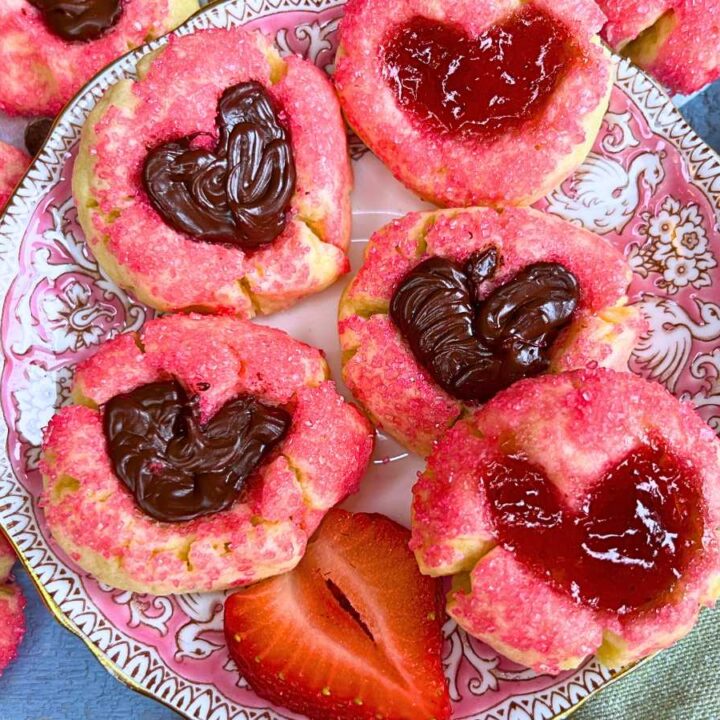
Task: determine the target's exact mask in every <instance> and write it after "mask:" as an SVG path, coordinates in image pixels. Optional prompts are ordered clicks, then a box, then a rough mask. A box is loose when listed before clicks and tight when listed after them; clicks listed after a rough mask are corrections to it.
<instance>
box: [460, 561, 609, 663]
mask: <svg viewBox="0 0 720 720" xmlns="http://www.w3.org/2000/svg"><path fill="white" fill-rule="evenodd" d="M471 580H472V592H471V593H465V592H456V593H452V594H451V596H450V604H449V612H450V615H451V616H452V617H453V618H454V619H455V620H457V622H458V623H459V624H460V625H461V626H462V627H463V628H465V630H467V632H469V633H470V634H471V635H473V636H475V637H477V638H480V639H482V640H485V641H486V642H489V643H490V644H491V645H492V644H495V645H496V646H497V647H498V648H499V647H500V646H502V647H503V651H504V652H505V654H507V655H509V657H510V658H511V659H518V660H519V659H520V657H522V659H523V664H527V662H528V660H527V659H526V658H533V660H532V661H531V663H530V664H531V667H532V668H533V670H535V671H536V672H539V673H553V674H555V673H558V672H560V670H561V669H562V668H561V665H562V664H563V662H565V663H567V660H568V659H576V660H577V661H578V662H579V661H580V660H581V659H584V658H585V657H586V656H588V655H590V654H592V653H593V651H595V650H596V649H597V648H598V647H599V646H600V644H601V643H602V630H603V625H602V622H601V621H600V620H599V619H598V617H597V614H596V613H594V612H593V611H591V610H588V609H586V608H583V607H580V606H578V605H576V604H575V603H574V602H573V601H572V600H571V599H570V598H568V597H567V596H566V595H562V594H561V593H559V592H557V591H555V590H553V589H552V588H551V587H550V586H549V585H547V584H545V583H542V582H538V580H537V578H536V577H535V575H533V574H532V573H531V572H529V571H528V570H526V569H525V568H524V567H523V565H522V564H521V563H519V562H518V561H517V560H515V558H514V556H513V555H512V553H510V552H508V551H506V550H504V549H502V548H500V547H496V548H494V549H493V550H492V551H491V552H490V553H489V554H488V555H486V556H485V557H484V558H483V559H482V560H481V561H480V562H479V563H478V564H477V565H476V566H475V568H474V570H473V571H472V573H471ZM513 656H515V657H513ZM519 656H520V657H519Z"/></svg>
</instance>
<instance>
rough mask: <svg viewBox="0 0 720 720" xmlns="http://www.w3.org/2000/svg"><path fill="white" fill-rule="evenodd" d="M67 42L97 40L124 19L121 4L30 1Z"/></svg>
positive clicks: (95, 0) (112, 0)
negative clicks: (121, 18) (121, 17)
mask: <svg viewBox="0 0 720 720" xmlns="http://www.w3.org/2000/svg"><path fill="white" fill-rule="evenodd" d="M29 1H30V4H31V5H33V6H34V7H36V8H37V9H38V10H40V12H41V13H42V14H43V17H44V19H45V22H46V23H47V25H48V27H49V28H50V30H51V31H52V32H53V33H55V35H58V36H59V37H61V38H62V39H63V40H69V41H71V42H72V41H75V40H80V41H87V40H96V39H97V38H99V37H100V36H101V35H102V34H103V33H105V32H106V31H107V30H109V29H110V28H111V27H113V26H115V25H116V24H117V22H118V20H120V16H121V15H122V11H123V8H122V2H121V1H120V0H29Z"/></svg>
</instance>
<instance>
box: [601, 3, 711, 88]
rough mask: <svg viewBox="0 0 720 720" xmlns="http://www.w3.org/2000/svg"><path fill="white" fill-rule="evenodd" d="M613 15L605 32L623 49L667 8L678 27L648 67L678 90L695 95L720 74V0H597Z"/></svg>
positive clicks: (660, 78)
mask: <svg viewBox="0 0 720 720" xmlns="http://www.w3.org/2000/svg"><path fill="white" fill-rule="evenodd" d="M597 3H598V5H599V6H600V7H601V8H602V10H603V11H604V12H605V14H606V15H607V17H608V22H607V24H606V25H605V27H604V28H603V37H605V39H606V40H607V41H608V42H609V43H610V44H611V45H613V46H614V47H615V48H618V49H620V48H621V47H622V46H623V45H625V44H626V43H627V42H629V41H631V40H633V39H634V38H636V37H637V36H638V35H639V34H640V33H641V32H642V31H643V30H644V29H645V28H647V27H650V26H651V25H652V24H653V23H654V22H655V21H656V20H657V19H658V18H660V17H661V16H662V15H664V14H665V13H667V12H672V13H674V15H675V21H676V22H677V25H676V27H675V28H674V29H673V31H672V32H671V33H670V35H669V37H668V38H667V40H666V41H665V42H664V44H663V45H662V47H661V48H660V50H659V53H658V56H657V58H656V59H655V60H654V61H653V62H652V63H651V64H650V66H649V67H648V68H647V69H648V70H650V72H651V73H652V74H654V75H655V76H656V77H657V78H658V79H659V80H660V81H661V82H662V83H664V84H665V85H667V86H668V87H669V88H670V89H671V90H673V91H675V92H682V93H686V94H690V93H692V92H695V91H696V90H699V89H700V88H702V87H704V86H705V85H707V84H708V83H710V82H713V80H716V79H717V78H718V77H720V4H719V3H718V2H717V0H597Z"/></svg>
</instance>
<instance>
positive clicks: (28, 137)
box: [25, 117, 53, 157]
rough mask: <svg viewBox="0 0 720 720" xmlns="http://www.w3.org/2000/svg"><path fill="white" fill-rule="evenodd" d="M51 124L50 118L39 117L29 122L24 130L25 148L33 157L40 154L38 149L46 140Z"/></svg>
mask: <svg viewBox="0 0 720 720" xmlns="http://www.w3.org/2000/svg"><path fill="white" fill-rule="evenodd" d="M52 124H53V119H52V118H51V117H40V118H35V119H34V120H31V121H30V122H29V123H28V125H27V127H26V128H25V147H26V148H27V151H28V152H29V153H30V155H32V156H33V157H35V155H37V154H38V152H40V148H41V147H42V146H43V144H44V142H45V141H46V140H47V137H48V135H49V134H50V128H51V127H52Z"/></svg>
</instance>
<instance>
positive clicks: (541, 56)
mask: <svg viewBox="0 0 720 720" xmlns="http://www.w3.org/2000/svg"><path fill="white" fill-rule="evenodd" d="M577 55H578V50H577V49H576V47H575V45H574V44H573V43H572V41H571V39H570V35H569V33H568V31H567V29H566V28H565V27H564V26H563V25H562V24H560V23H559V22H558V21H557V20H555V19H552V18H551V17H549V16H548V15H546V14H545V13H543V12H542V11H540V10H539V9H537V8H535V7H533V6H532V5H527V6H526V7H525V8H523V9H522V10H520V11H519V12H517V13H515V14H513V15H511V16H510V17H509V18H508V19H507V20H506V21H505V22H504V23H503V24H502V25H495V26H493V27H491V28H489V29H488V30H486V31H485V32H484V33H483V34H482V35H480V36H479V37H475V38H470V37H468V36H467V35H466V34H465V31H464V30H463V29H462V28H461V27H459V26H455V25H445V24H441V23H438V22H435V21H433V20H430V19H428V18H423V17H415V18H413V19H412V20H409V21H408V22H407V23H405V24H403V25H400V26H399V27H398V28H396V29H394V30H393V31H392V32H391V34H390V36H389V38H388V40H387V42H386V43H385V45H384V47H383V60H384V69H383V74H384V76H385V80H386V81H387V83H388V84H389V85H390V87H391V88H392V90H393V92H394V93H395V96H396V98H397V100H398V102H399V103H400V105H401V106H402V107H403V108H404V109H405V110H407V111H408V112H409V113H410V114H411V115H412V116H413V117H415V118H416V119H417V120H418V121H420V122H421V123H422V124H423V125H425V126H426V127H429V128H431V129H432V130H435V131H437V132H440V133H442V134H448V133H452V134H455V133H462V134H466V135H469V136H474V137H477V138H479V139H483V140H488V139H493V138H495V137H497V136H498V135H500V134H501V133H503V132H505V131H507V130H510V129H512V128H517V127H519V126H521V125H523V124H524V123H525V122H527V121H528V120H530V119H532V118H534V117H536V116H537V115H538V114H540V113H541V112H542V111H543V109H544V108H545V106H546V105H547V103H548V100H549V99H550V97H551V95H552V93H553V91H554V90H555V88H556V86H557V85H558V82H559V81H560V79H561V77H562V76H563V74H564V72H565V70H566V69H567V67H568V64H569V63H570V62H571V61H572V60H573V59H574V58H575V57H576V56H577Z"/></svg>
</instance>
